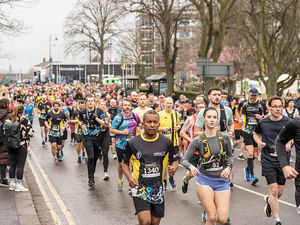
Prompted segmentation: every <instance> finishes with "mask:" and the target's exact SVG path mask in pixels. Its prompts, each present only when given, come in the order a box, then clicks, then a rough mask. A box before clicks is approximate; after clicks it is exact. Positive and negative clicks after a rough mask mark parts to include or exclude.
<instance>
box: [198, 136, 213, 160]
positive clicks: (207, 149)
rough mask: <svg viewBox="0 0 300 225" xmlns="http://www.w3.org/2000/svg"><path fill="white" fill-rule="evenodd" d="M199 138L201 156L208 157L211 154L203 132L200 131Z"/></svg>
mask: <svg viewBox="0 0 300 225" xmlns="http://www.w3.org/2000/svg"><path fill="white" fill-rule="evenodd" d="M200 140H201V143H202V146H203V156H204V158H208V157H210V156H211V151H210V148H209V145H208V143H207V137H206V134H205V132H202V133H201V134H200Z"/></svg>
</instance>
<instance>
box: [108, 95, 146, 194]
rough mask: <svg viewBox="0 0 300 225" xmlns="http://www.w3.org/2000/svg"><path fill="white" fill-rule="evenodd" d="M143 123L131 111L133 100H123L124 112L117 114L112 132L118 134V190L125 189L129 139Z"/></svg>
mask: <svg viewBox="0 0 300 225" xmlns="http://www.w3.org/2000/svg"><path fill="white" fill-rule="evenodd" d="M140 124H141V120H140V118H139V116H138V115H137V114H135V113H132V111H131V101H130V100H129V99H123V100H122V112H121V113H119V114H118V115H116V116H115V118H114V120H113V122H112V125H111V129H110V132H111V133H113V134H115V135H116V150H117V155H118V175H119V180H118V190H119V191H122V190H123V171H122V164H121V163H122V161H123V159H124V151H125V147H126V144H127V141H128V140H129V139H131V138H133V137H134V136H135V135H136V132H137V130H138V129H137V128H138V126H139V125H140Z"/></svg>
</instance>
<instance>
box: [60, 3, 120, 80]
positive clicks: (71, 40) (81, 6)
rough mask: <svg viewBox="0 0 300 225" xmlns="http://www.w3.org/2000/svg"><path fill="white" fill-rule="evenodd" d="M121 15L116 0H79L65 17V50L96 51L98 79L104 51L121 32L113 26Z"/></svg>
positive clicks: (75, 51)
mask: <svg viewBox="0 0 300 225" xmlns="http://www.w3.org/2000/svg"><path fill="white" fill-rule="evenodd" d="M123 15H124V10H123V7H122V5H121V4H119V3H118V1H116V0H78V2H77V5H76V7H75V8H74V9H73V11H72V12H71V14H70V15H69V16H68V17H67V19H66V21H65V25H64V35H65V37H66V38H67V39H68V40H67V45H66V52H67V53H71V52H74V53H79V52H82V51H85V52H88V51H90V50H92V51H93V52H96V53H97V55H99V60H100V66H99V82H100V83H102V71H103V68H104V51H105V50H106V49H107V48H108V47H110V46H109V43H111V42H112V40H113V39H114V38H115V36H116V35H117V34H118V33H119V32H120V30H118V29H116V24H117V22H119V21H120V20H121V18H122V17H123Z"/></svg>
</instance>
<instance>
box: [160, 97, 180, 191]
mask: <svg viewBox="0 0 300 225" xmlns="http://www.w3.org/2000/svg"><path fill="white" fill-rule="evenodd" d="M164 103H165V109H164V110H163V111H160V112H159V113H158V114H159V133H160V134H163V135H165V136H166V137H167V138H169V139H170V140H171V141H173V145H174V149H175V152H176V154H177V156H178V158H179V155H178V151H179V147H178V146H179V137H178V131H179V129H180V128H181V125H180V119H179V113H178V112H176V111H174V110H173V109H172V108H173V106H174V102H173V99H172V98H171V97H168V98H166V100H165V102H164ZM164 175H165V176H166V173H164ZM169 182H170V189H171V190H173V191H175V190H176V184H175V181H174V177H173V176H170V177H169ZM164 185H165V186H164V188H165V189H167V180H166V177H164Z"/></svg>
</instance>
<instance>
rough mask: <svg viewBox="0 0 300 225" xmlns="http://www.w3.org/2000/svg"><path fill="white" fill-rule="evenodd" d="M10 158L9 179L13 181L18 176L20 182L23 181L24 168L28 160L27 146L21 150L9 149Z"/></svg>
mask: <svg viewBox="0 0 300 225" xmlns="http://www.w3.org/2000/svg"><path fill="white" fill-rule="evenodd" d="M8 156H9V161H10V162H9V178H11V179H13V178H15V177H16V175H17V179H18V180H22V179H23V175H24V166H25V162H26V158H27V146H26V145H25V146H21V147H20V148H19V149H8Z"/></svg>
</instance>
